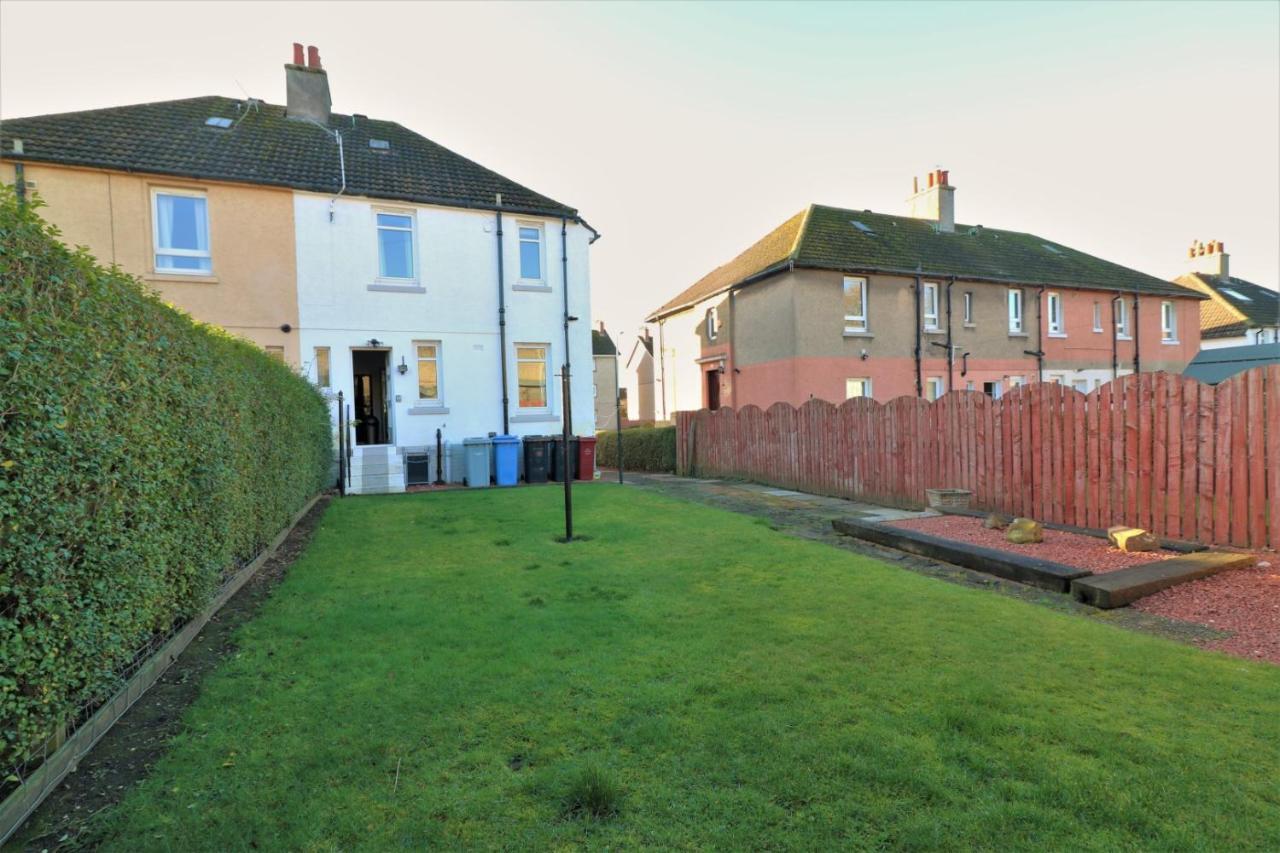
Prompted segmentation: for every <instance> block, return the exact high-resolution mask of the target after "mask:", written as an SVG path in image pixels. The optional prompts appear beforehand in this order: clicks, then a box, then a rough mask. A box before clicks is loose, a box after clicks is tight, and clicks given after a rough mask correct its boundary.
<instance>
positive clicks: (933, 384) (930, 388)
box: [924, 376, 944, 401]
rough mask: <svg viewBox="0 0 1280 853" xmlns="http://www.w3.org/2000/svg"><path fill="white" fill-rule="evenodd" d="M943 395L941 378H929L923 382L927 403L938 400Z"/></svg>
mask: <svg viewBox="0 0 1280 853" xmlns="http://www.w3.org/2000/svg"><path fill="white" fill-rule="evenodd" d="M943 393H944V392H943V390H942V377H941V376H930V377H929V378H928V379H926V380H925V381H924V396H925V398H926V399H928V400H929V401H933V400H936V399H938V398H939V397H941V396H942V395H943Z"/></svg>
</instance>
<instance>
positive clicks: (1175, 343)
mask: <svg viewBox="0 0 1280 853" xmlns="http://www.w3.org/2000/svg"><path fill="white" fill-rule="evenodd" d="M1160 343H1162V344H1164V345H1165V346H1167V347H1176V346H1181V345H1182V341H1166V340H1164V339H1163V338H1162V339H1161V340H1160Z"/></svg>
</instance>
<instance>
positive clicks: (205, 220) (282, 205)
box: [0, 99, 299, 366]
mask: <svg viewBox="0 0 1280 853" xmlns="http://www.w3.org/2000/svg"><path fill="white" fill-rule="evenodd" d="M211 100H213V99H191V101H190V102H187V103H188V105H189V106H188V108H180V109H174V104H175V103H177V104H179V105H182V104H183V102H169V103H168V104H157V105H144V106H142V107H141V108H139V107H132V108H118V109H105V110H90V111H85V112H76V113H63V114H59V115H55V116H36V117H33V118H25V119H12V120H7V121H5V122H4V126H3V144H2V145H0V149H2V156H3V159H0V181H4V182H5V183H6V184H12V185H16V186H17V188H18V191H19V192H20V193H22V194H23V195H25V196H26V197H27V198H33V197H34V198H39V199H40V200H41V201H42V202H43V203H44V205H45V206H44V207H43V208H42V209H41V210H40V215H41V216H43V217H44V218H45V219H47V220H48V221H49V222H51V223H53V224H54V225H56V226H57V227H58V229H59V230H60V231H61V232H62V236H63V239H64V240H65V241H66V242H67V243H69V244H71V245H77V246H85V247H86V248H88V249H89V251H90V252H91V253H92V254H93V255H94V257H96V258H97V259H98V260H99V261H101V262H102V263H105V264H117V265H119V267H120V268H121V269H122V270H124V271H125V272H127V273H130V274H132V275H135V276H138V277H139V278H141V279H142V280H143V281H145V282H146V283H148V284H149V285H151V286H152V287H154V288H155V289H156V290H157V291H158V292H159V293H160V295H161V297H162V298H163V299H164V300H165V301H166V302H169V303H171V304H172V305H174V306H175V307H177V308H180V309H182V310H183V311H186V312H187V313H189V314H191V315H193V316H194V317H196V318H197V319H199V320H201V321H203V322H206V323H212V324H215V325H218V326H222V327H223V328H225V329H227V330H228V331H229V332H231V333H233V334H236V335H239V336H241V337H245V338H248V339H249V340H251V341H253V342H254V343H256V344H258V345H259V346H262V347H264V348H265V349H266V350H268V351H269V352H271V353H273V354H275V355H278V356H279V357H280V358H282V359H284V360H285V361H287V362H288V363H289V364H292V365H295V366H296V365H298V364H299V348H298V335H297V334H296V332H295V330H296V329H297V326H298V298H297V287H296V284H295V283H296V280H297V275H296V267H295V256H296V248H295V242H294V222H293V192H292V191H291V190H290V189H289V188H287V187H271V186H263V185H261V184H254V183H247V182H238V181H229V180H213V179H209V178H204V177H201V178H196V177H188V175H196V174H208V173H209V172H211V171H213V170H211V169H209V168H208V167H207V162H208V158H209V157H210V156H214V155H216V151H217V149H218V147H219V142H220V140H219V138H218V135H219V134H225V133H226V132H227V129H226V128H225V127H223V126H222V124H223V123H234V122H235V121H236V120H237V119H238V118H241V117H242V116H243V114H244V111H247V110H252V109H254V107H253V106H252V105H251V104H250V103H249V102H244V103H241V104H240V112H239V114H237V112H236V111H235V110H234V109H219V110H217V111H211V110H209V109H206V105H205V103H202V102H205V101H211ZM148 107H150V108H152V109H148ZM126 110H127V111H128V118H127V119H126V120H125V121H122V122H121V124H122V125H124V124H126V123H129V124H133V123H145V124H147V125H150V126H151V127H153V128H154V129H155V131H156V133H157V135H158V136H161V137H164V136H166V135H167V134H166V133H165V126H166V125H169V124H178V123H180V124H181V125H182V127H180V128H174V132H173V133H172V134H171V135H168V136H169V138H170V139H171V140H172V147H171V149H170V150H168V151H155V150H151V149H150V146H144V145H141V144H137V143H138V140H137V137H134V138H133V139H132V140H131V138H130V136H129V135H128V134H124V133H122V134H120V135H118V136H116V135H114V134H112V133H111V130H112V126H113V120H119V119H120V117H121V116H122V115H123V114H124V113H125V112H126ZM205 113H208V114H207V115H206V114H205ZM210 122H214V123H212V124H211V123H210ZM104 137H105V138H107V139H112V140H113V141H114V143H115V144H114V146H112V147H106V146H104V145H102V144H101V143H102V141H103V139H104ZM90 149H92V150H90ZM197 166H199V168H197Z"/></svg>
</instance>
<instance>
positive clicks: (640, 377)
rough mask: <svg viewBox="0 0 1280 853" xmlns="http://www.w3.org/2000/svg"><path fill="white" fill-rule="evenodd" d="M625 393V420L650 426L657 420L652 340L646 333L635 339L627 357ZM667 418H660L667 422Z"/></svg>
mask: <svg viewBox="0 0 1280 853" xmlns="http://www.w3.org/2000/svg"><path fill="white" fill-rule="evenodd" d="M625 368H626V386H627V388H626V391H627V411H626V414H625V416H624V418H625V420H627V421H629V422H631V423H637V424H651V423H654V422H655V421H657V420H659V418H658V417H657V413H656V412H655V410H654V402H655V395H654V386H655V384H656V383H655V381H654V361H653V338H652V337H650V335H649V333H648V332H645V333H643V334H641V335H639V336H637V337H636V341H635V343H634V344H632V346H631V352H630V354H628V355H627V363H626V365H625ZM668 419H669V418H661V420H668Z"/></svg>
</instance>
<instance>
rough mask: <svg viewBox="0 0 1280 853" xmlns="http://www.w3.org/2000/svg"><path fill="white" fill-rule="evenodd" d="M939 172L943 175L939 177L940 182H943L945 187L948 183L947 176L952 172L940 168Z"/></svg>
mask: <svg viewBox="0 0 1280 853" xmlns="http://www.w3.org/2000/svg"><path fill="white" fill-rule="evenodd" d="M938 174H939V175H940V176H941V177H939V178H938V183H940V184H942V185H943V186H944V187H945V186H946V185H947V178H948V177H950V175H951V173H950V172H948V171H946V170H945V169H940V170H939V171H938Z"/></svg>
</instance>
